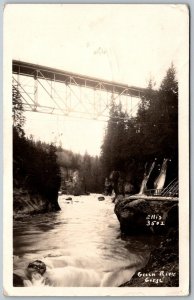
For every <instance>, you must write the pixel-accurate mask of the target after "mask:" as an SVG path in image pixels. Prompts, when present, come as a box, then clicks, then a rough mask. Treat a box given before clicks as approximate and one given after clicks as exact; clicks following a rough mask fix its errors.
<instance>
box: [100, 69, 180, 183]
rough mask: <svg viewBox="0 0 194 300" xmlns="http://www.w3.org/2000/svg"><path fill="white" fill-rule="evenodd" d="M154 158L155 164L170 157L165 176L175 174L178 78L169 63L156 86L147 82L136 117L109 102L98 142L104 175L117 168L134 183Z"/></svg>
mask: <svg viewBox="0 0 194 300" xmlns="http://www.w3.org/2000/svg"><path fill="white" fill-rule="evenodd" d="M124 117H127V120H126V118H124ZM155 158H156V159H157V160H158V163H159V165H161V162H162V160H163V158H169V159H170V160H171V162H170V166H169V170H170V171H169V172H168V174H167V175H168V180H171V179H172V178H173V177H176V176H178V82H177V80H176V72H175V68H174V66H173V65H171V67H170V68H169V69H168V71H167V73H166V76H165V77H164V79H163V81H162V83H161V85H160V87H159V89H158V90H154V89H153V83H152V81H150V82H149V84H148V88H147V90H146V92H145V94H144V96H143V97H142V99H141V102H140V105H139V109H138V112H137V115H136V117H129V116H127V115H126V113H124V112H123V110H122V106H121V104H120V105H115V104H114V103H112V107H111V109H110V119H109V122H108V126H107V131H106V134H105V137H104V142H103V145H102V153H101V160H102V165H103V174H104V176H109V174H110V172H111V171H112V170H118V171H120V172H124V173H125V176H128V177H129V180H130V181H133V184H137V185H139V184H140V182H141V180H142V174H143V171H144V166H145V163H146V162H147V163H149V162H152V161H153V160H154V159H155Z"/></svg>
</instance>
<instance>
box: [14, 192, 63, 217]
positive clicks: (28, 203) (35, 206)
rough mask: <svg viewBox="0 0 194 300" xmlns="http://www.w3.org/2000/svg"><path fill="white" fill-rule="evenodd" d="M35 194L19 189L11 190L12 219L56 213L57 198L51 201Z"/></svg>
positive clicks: (58, 208)
mask: <svg viewBox="0 0 194 300" xmlns="http://www.w3.org/2000/svg"><path fill="white" fill-rule="evenodd" d="M49 200H50V199H48V198H46V197H43V196H42V195H39V194H37V193H30V192H29V191H27V190H25V189H23V188H20V189H16V188H15V189H14V190H13V217H14V219H18V218H22V217H24V216H26V215H29V214H30V215H33V214H37V213H45V212H49V211H58V210H60V207H59V205H58V201H57V197H56V196H55V197H53V198H52V201H49Z"/></svg>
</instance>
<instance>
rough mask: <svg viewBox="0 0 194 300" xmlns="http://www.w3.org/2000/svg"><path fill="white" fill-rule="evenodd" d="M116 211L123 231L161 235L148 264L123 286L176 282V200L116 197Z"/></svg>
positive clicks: (177, 262) (174, 284) (148, 285)
mask: <svg viewBox="0 0 194 300" xmlns="http://www.w3.org/2000/svg"><path fill="white" fill-rule="evenodd" d="M115 213H116V215H117V217H118V220H119V222H120V228H121V232H122V233H124V234H125V235H128V236H130V235H136V234H145V235H146V234H153V235H157V236H158V235H159V236H161V238H162V241H161V243H160V245H159V246H157V248H155V249H154V250H153V251H152V252H151V254H150V258H149V261H148V263H147V265H146V266H145V267H144V268H143V269H141V270H138V271H137V272H136V273H135V274H134V276H133V277H132V279H131V280H130V281H129V282H126V283H125V284H123V285H122V286H127V287H157V286H159V287H176V286H178V285H179V255H178V203H175V202H174V201H165V200H161V201H152V200H151V201H150V200H143V199H138V200H132V199H130V198H128V199H127V198H122V197H121V198H119V197H118V199H117V200H116V201H115Z"/></svg>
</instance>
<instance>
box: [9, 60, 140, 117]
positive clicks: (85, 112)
mask: <svg viewBox="0 0 194 300" xmlns="http://www.w3.org/2000/svg"><path fill="white" fill-rule="evenodd" d="M12 71H13V89H17V91H18V92H19V93H20V95H21V99H22V102H23V109H24V110H25V111H32V112H40V113H46V114H56V115H66V116H77V115H81V116H82V117H86V118H93V119H99V118H100V119H107V117H108V112H109V108H110V105H111V100H112V101H115V102H121V103H122V101H123V102H124V107H125V110H126V111H127V112H128V115H130V114H131V115H132V113H133V110H134V107H135V106H134V105H133V102H134V101H136V102H137V100H135V99H140V98H142V96H143V94H144V92H145V89H141V88H136V87H129V86H128V85H124V84H120V83H116V82H110V81H106V80H103V79H98V78H94V77H88V76H82V75H80V74H75V73H70V72H65V71H61V70H58V69H53V68H48V67H44V66H39V65H34V64H30V63H25V62H20V61H13V70H12ZM26 79H27V81H28V83H29V82H30V84H28V85H27V84H26ZM43 98H44V100H45V101H42V100H43ZM137 105H138V104H137ZM137 105H136V106H137Z"/></svg>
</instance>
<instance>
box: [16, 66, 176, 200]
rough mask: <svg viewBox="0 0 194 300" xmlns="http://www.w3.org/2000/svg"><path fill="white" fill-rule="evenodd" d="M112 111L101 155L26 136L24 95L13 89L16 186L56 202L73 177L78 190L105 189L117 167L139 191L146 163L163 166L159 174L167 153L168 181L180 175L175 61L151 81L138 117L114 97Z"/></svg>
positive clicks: (98, 190) (99, 191)
mask: <svg viewBox="0 0 194 300" xmlns="http://www.w3.org/2000/svg"><path fill="white" fill-rule="evenodd" d="M109 114H110V117H109V121H108V123H107V129H106V132H105V135H104V141H103V144H102V147H101V154H100V156H99V157H98V156H96V157H92V156H90V155H89V154H88V153H87V152H86V153H85V154H84V155H80V154H76V153H73V152H72V151H69V150H65V149H63V148H62V147H60V146H58V147H57V146H56V145H54V144H47V143H44V142H41V141H36V142H35V141H34V140H33V138H32V137H31V138H29V137H26V135H25V132H24V129H23V127H24V123H25V117H24V114H23V105H22V100H21V95H20V93H19V91H18V90H17V89H13V185H14V187H19V186H23V187H25V188H26V189H28V190H29V191H31V193H36V192H37V193H39V194H41V195H43V196H44V197H46V198H49V199H50V200H49V201H51V202H52V198H53V197H54V198H56V197H57V195H58V191H59V189H60V188H61V189H62V190H64V192H66V191H67V190H66V188H67V185H68V183H70V182H73V180H74V181H76V180H77V183H78V185H79V188H78V194H79V193H88V192H90V193H91V192H93V193H102V192H103V190H104V182H105V178H109V176H110V174H111V172H112V171H113V170H116V171H119V172H120V174H122V176H123V180H124V181H127V182H129V183H131V184H132V185H133V186H134V191H135V192H137V191H138V189H139V187H140V184H141V181H142V177H143V174H144V169H145V165H146V164H149V163H151V162H153V161H154V160H155V161H156V162H157V167H158V169H157V168H156V170H155V171H154V172H153V174H152V176H156V175H157V174H156V173H157V172H159V169H160V167H161V164H162V161H163V159H164V158H167V159H169V163H168V164H169V165H168V172H167V182H170V181H171V180H172V179H174V178H175V177H178V82H177V79H176V70H175V67H174V66H173V64H172V65H171V66H170V68H169V69H168V70H167V72H166V75H165V77H164V79H163V80H162V82H161V84H160V86H159V88H158V89H155V83H154V81H153V80H150V81H149V84H148V87H147V89H146V92H145V93H144V95H143V97H142V99H141V102H140V104H139V107H138V111H137V114H136V116H130V115H129V113H128V112H126V111H123V108H122V105H121V103H119V104H118V103H117V104H116V103H115V101H114V100H112V103H111V108H110V112H109ZM76 176H77V179H76V180H75V177H76ZM150 182H151V181H150ZM148 184H149V183H148ZM150 187H151V188H152V186H150Z"/></svg>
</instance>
